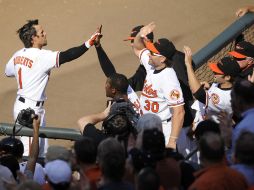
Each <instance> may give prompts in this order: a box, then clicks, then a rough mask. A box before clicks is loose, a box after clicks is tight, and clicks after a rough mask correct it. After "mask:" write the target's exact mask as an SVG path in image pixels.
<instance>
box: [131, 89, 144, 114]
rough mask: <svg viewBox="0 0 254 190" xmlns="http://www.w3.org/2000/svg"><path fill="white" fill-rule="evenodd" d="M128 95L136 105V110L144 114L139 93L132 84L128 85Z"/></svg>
mask: <svg viewBox="0 0 254 190" xmlns="http://www.w3.org/2000/svg"><path fill="white" fill-rule="evenodd" d="M127 95H128V99H129V101H130V102H131V103H132V104H133V105H134V106H133V108H134V110H135V111H136V112H137V113H138V114H140V115H142V114H143V113H142V110H141V105H140V102H139V98H138V95H137V94H136V92H135V91H134V90H133V89H132V88H131V86H130V85H129V86H128V89H127Z"/></svg>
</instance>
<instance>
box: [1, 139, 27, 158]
mask: <svg viewBox="0 0 254 190" xmlns="http://www.w3.org/2000/svg"><path fill="white" fill-rule="evenodd" d="M0 150H2V151H4V152H5V153H7V154H11V155H13V156H15V157H16V158H22V156H23V153H24V145H23V143H22V141H21V140H19V139H16V138H14V137H6V138H4V139H2V140H1V142H0Z"/></svg>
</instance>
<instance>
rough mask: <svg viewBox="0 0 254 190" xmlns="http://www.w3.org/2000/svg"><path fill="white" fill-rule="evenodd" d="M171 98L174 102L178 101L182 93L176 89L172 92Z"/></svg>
mask: <svg viewBox="0 0 254 190" xmlns="http://www.w3.org/2000/svg"><path fill="white" fill-rule="evenodd" d="M169 96H170V98H171V99H172V100H178V99H179V98H180V92H179V91H178V90H175V89H174V90H172V91H171V92H170V95H169Z"/></svg>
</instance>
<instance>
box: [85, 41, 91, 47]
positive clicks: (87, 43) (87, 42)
mask: <svg viewBox="0 0 254 190" xmlns="http://www.w3.org/2000/svg"><path fill="white" fill-rule="evenodd" d="M89 41H90V40H87V41H86V42H85V46H86V47H87V48H88V49H89V48H90V47H91V45H90V43H89Z"/></svg>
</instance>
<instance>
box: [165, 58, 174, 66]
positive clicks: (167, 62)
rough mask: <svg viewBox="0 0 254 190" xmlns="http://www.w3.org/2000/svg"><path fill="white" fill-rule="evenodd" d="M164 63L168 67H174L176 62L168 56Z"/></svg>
mask: <svg viewBox="0 0 254 190" xmlns="http://www.w3.org/2000/svg"><path fill="white" fill-rule="evenodd" d="M164 63H165V64H166V66H167V67H172V66H173V64H174V62H173V61H171V60H169V59H168V58H166V60H165V61H164Z"/></svg>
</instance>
